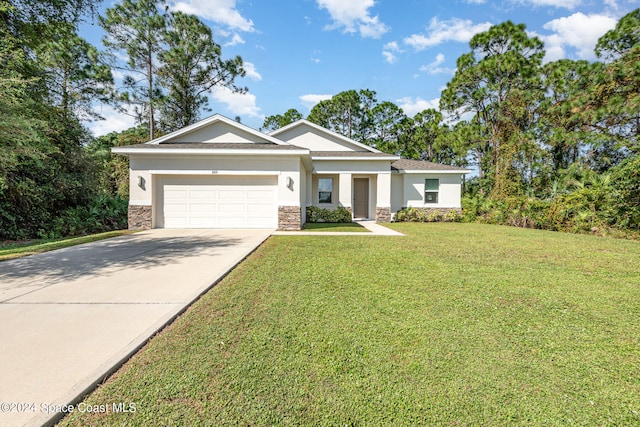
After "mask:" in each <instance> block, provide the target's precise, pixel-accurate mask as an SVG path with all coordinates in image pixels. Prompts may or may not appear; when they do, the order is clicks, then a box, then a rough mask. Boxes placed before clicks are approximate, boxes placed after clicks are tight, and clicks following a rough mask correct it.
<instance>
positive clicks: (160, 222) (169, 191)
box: [156, 175, 278, 229]
mask: <svg viewBox="0 0 640 427" xmlns="http://www.w3.org/2000/svg"><path fill="white" fill-rule="evenodd" d="M156 181H157V182H156V185H157V188H158V191H157V192H156V194H157V197H158V199H159V200H157V202H158V203H157V205H156V206H158V207H159V209H157V211H156V227H159V228H268V229H275V228H277V227H278V204H277V183H278V177H277V176H238V175H233V176H214V177H211V176H206V177H202V176H158V177H157V179H156Z"/></svg>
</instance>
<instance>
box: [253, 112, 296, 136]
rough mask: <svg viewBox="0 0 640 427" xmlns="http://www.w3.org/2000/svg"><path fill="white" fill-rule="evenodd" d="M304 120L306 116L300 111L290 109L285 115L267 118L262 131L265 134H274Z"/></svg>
mask: <svg viewBox="0 0 640 427" xmlns="http://www.w3.org/2000/svg"><path fill="white" fill-rule="evenodd" d="M302 118H304V116H303V115H302V114H301V113H300V112H299V111H298V110H296V109H295V108H290V109H288V110H287V111H286V112H285V113H284V114H283V115H280V114H276V115H273V116H268V117H266V118H265V119H264V122H263V123H262V128H260V130H262V131H263V132H273V131H274V130H277V129H280V128H283V127H285V126H286V125H288V124H291V123H293V122H296V121H298V120H300V119H302Z"/></svg>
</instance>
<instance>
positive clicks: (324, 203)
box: [318, 177, 333, 205]
mask: <svg viewBox="0 0 640 427" xmlns="http://www.w3.org/2000/svg"><path fill="white" fill-rule="evenodd" d="M322 180H328V181H329V182H330V183H331V190H330V191H323V190H322V189H321V188H320V187H321V186H320V182H321V181H322ZM322 193H329V201H328V202H326V201H322V197H321V194H322ZM332 203H333V178H331V177H319V178H318V204H323V205H330V204H332Z"/></svg>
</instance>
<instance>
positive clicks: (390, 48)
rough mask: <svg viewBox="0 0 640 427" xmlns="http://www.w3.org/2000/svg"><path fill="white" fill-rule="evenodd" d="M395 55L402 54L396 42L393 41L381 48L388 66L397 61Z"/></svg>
mask: <svg viewBox="0 0 640 427" xmlns="http://www.w3.org/2000/svg"><path fill="white" fill-rule="evenodd" d="M396 53H402V50H401V49H400V46H398V42H396V41H393V42H389V43H386V44H385V45H384V46H382V56H383V57H384V60H385V61H386V62H388V63H389V64H393V63H394V62H396V61H397V60H398V57H397V56H396Z"/></svg>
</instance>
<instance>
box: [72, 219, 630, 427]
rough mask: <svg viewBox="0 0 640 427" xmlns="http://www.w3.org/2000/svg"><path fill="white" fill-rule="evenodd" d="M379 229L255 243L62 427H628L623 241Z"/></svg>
mask: <svg viewBox="0 0 640 427" xmlns="http://www.w3.org/2000/svg"><path fill="white" fill-rule="evenodd" d="M391 227H392V228H394V229H397V230H398V231H401V232H402V233H405V234H406V236H405V237H379V238H376V239H371V238H365V237H364V236H363V237H354V236H348V237H347V236H345V237H341V236H326V237H322V236H320V237H318V236H276V237H272V238H270V239H269V240H268V241H267V242H266V243H265V244H264V245H263V246H261V247H260V248H259V249H258V250H257V251H256V252H255V253H254V254H253V255H252V256H250V257H249V258H248V259H247V260H246V261H245V262H243V264H241V265H240V266H239V267H238V268H236V269H235V270H234V271H233V272H232V273H231V274H229V275H228V276H227V277H226V278H225V279H224V280H223V281H222V282H220V283H219V284H218V285H217V286H216V287H215V288H213V289H212V290H211V291H210V292H208V293H207V294H206V295H204V296H203V297H202V298H201V299H200V300H199V301H198V302H196V303H195V304H194V305H193V306H192V307H191V308H190V309H189V310H187V311H186V312H185V313H184V314H183V315H182V316H181V317H180V318H179V319H177V320H176V321H175V322H174V323H173V324H172V325H170V326H168V327H167V328H166V329H165V330H164V331H163V332H161V333H160V334H158V335H157V336H156V337H154V338H153V339H152V340H151V341H150V342H149V343H148V344H147V345H146V346H145V347H144V348H143V350H141V351H140V352H139V353H138V354H136V355H135V356H134V357H133V358H132V359H131V360H130V361H129V362H128V363H127V364H126V365H124V366H123V368H122V369H120V370H119V371H118V372H117V373H116V374H115V375H114V376H113V377H112V378H111V379H109V380H108V381H107V382H106V383H105V384H103V385H101V386H100V387H99V388H98V389H97V390H96V391H95V392H94V393H92V394H91V395H90V396H89V397H88V398H87V399H86V403H88V404H92V405H96V404H105V403H107V404H108V403H110V402H134V403H135V404H136V412H135V413H127V414H114V413H108V414H89V413H79V412H74V413H72V414H70V415H69V416H68V417H67V418H65V419H64V420H63V422H62V425H64V426H85V425H94V426H95V425H114V426H117V425H128V426H136V425H141V426H144V425H255V426H262V425H292V426H298V425H309V426H311V425H314V426H315V425H323V426H334V425H353V426H356V425H362V426H368V425H450V426H453V425H456V426H458V425H469V426H484V425H491V426H499V425H562V424H567V425H569V424H571V425H639V424H640V414H639V413H640V322H639V321H638V319H639V317H638V316H639V315H640V286H639V284H640V270H639V269H638V260H639V259H640V243H639V242H634V241H623V240H615V239H606V238H599V237H593V236H584V235H570V234H561V233H553V232H545V231H536V230H524V229H518V228H512V227H500V226H490V225H482V224H451V223H447V224H445V223H439V224H392V225H391ZM284 260H286V261H284ZM294 263H295V264H294Z"/></svg>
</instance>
